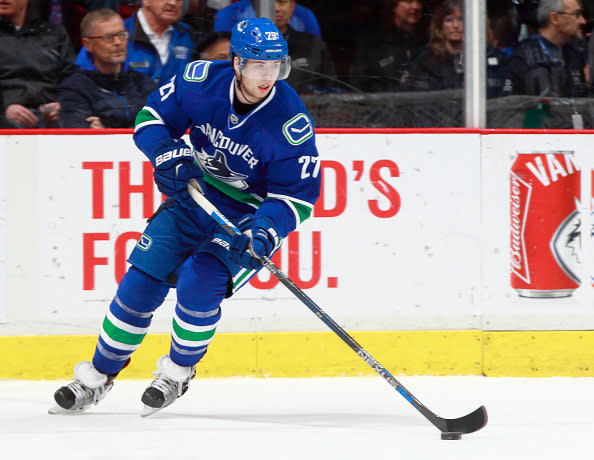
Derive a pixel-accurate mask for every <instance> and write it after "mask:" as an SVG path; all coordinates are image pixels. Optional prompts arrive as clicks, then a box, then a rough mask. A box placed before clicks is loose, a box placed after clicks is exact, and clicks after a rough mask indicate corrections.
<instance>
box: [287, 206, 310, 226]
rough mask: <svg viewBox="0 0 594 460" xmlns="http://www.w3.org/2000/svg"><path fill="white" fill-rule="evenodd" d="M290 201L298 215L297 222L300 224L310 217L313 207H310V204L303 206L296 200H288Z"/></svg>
mask: <svg viewBox="0 0 594 460" xmlns="http://www.w3.org/2000/svg"><path fill="white" fill-rule="evenodd" d="M290 203H291V204H292V205H293V206H294V207H295V209H296V210H297V214H298V215H299V223H300V224H302V223H303V222H304V221H305V220H307V219H309V218H310V216H311V212H312V211H313V208H311V207H310V206H305V205H303V204H301V203H297V202H296V201H290Z"/></svg>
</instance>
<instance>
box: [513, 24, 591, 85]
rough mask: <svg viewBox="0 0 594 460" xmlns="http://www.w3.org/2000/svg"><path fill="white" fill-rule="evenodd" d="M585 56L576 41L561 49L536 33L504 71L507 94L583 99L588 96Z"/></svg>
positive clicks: (515, 53) (523, 44) (518, 48)
mask: <svg viewBox="0 0 594 460" xmlns="http://www.w3.org/2000/svg"><path fill="white" fill-rule="evenodd" d="M585 64H586V60H585V56H584V53H583V52H582V50H581V49H580V48H579V47H578V46H577V44H575V43H573V42H569V43H566V44H565V45H564V46H563V48H559V47H558V46H556V45H555V44H554V43H552V42H550V41H549V40H547V39H546V38H544V37H543V36H542V35H540V34H535V35H533V36H531V37H529V38H527V39H526V40H524V41H523V42H522V43H520V45H519V46H518V47H517V48H516V49H515V50H514V52H513V53H512V55H511V56H510V57H509V59H508V61H507V64H506V65H505V67H504V69H503V74H504V78H505V82H504V87H503V94H504V95H508V94H529V95H534V96H548V97H559V96H560V97H580V96H582V97H583V96H586V95H587V93H588V90H587V87H586V80H585V76H584V66H585Z"/></svg>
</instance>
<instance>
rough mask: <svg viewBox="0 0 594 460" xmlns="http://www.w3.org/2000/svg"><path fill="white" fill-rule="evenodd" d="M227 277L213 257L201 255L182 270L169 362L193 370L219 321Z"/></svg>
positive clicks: (225, 270) (222, 267) (204, 351)
mask: <svg viewBox="0 0 594 460" xmlns="http://www.w3.org/2000/svg"><path fill="white" fill-rule="evenodd" d="M228 283H229V273H228V271H227V269H226V267H225V266H224V265H223V264H222V263H221V262H220V261H219V260H218V259H217V258H216V257H214V256H212V255H210V254H204V253H200V254H198V255H196V256H193V257H192V258H191V259H190V260H189V261H188V262H187V263H186V265H185V266H184V269H183V271H182V272H181V274H180V277H179V279H178V282H177V305H176V306H175V314H174V316H173V327H172V332H171V349H170V352H169V356H170V357H171V360H172V361H173V362H174V363H176V364H178V365H180V366H193V365H195V364H196V363H197V362H198V361H200V360H201V359H202V357H203V356H204V354H205V353H206V349H207V347H208V344H209V343H210V342H211V341H212V339H213V337H214V333H215V330H216V327H217V323H218V322H219V319H220V318H221V308H220V307H219V305H220V303H221V302H222V300H223V299H224V298H225V294H226V292H227V285H228Z"/></svg>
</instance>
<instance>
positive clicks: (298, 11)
mask: <svg viewBox="0 0 594 460" xmlns="http://www.w3.org/2000/svg"><path fill="white" fill-rule="evenodd" d="M289 2H290V0H276V4H277V5H278V4H279V3H280V4H287V3H289ZM293 3H294V2H293ZM277 15H278V13H277ZM255 17H256V8H255V7H254V0H239V1H237V2H235V3H231V4H230V5H228V6H226V7H224V8H222V9H220V10H219V11H218V12H217V14H216V16H215V23H214V30H215V31H221V30H224V31H227V32H230V31H231V29H232V28H233V25H234V24H235V23H236V22H237V21H238V20H239V19H243V18H255ZM289 25H290V26H291V27H292V28H293V29H295V30H296V31H298V32H307V33H309V34H314V35H318V36H321V34H320V26H319V24H318V20H317V19H316V17H315V15H314V14H313V12H312V11H311V10H310V9H308V8H305V7H303V6H301V5H296V6H295V12H294V14H293V15H292V16H291V19H290V20H289Z"/></svg>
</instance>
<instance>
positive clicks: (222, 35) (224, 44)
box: [193, 32, 231, 61]
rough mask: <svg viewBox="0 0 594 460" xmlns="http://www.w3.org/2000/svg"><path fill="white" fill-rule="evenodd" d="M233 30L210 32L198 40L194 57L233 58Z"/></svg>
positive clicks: (211, 58) (208, 58)
mask: <svg viewBox="0 0 594 460" xmlns="http://www.w3.org/2000/svg"><path fill="white" fill-rule="evenodd" d="M230 41H231V32H210V33H208V34H206V35H205V36H204V37H203V38H202V40H200V41H199V42H198V44H197V45H196V48H195V49H194V53H193V59H194V60H198V59H205V60H208V61H230V60H231V54H230V53H231V44H230Z"/></svg>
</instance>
